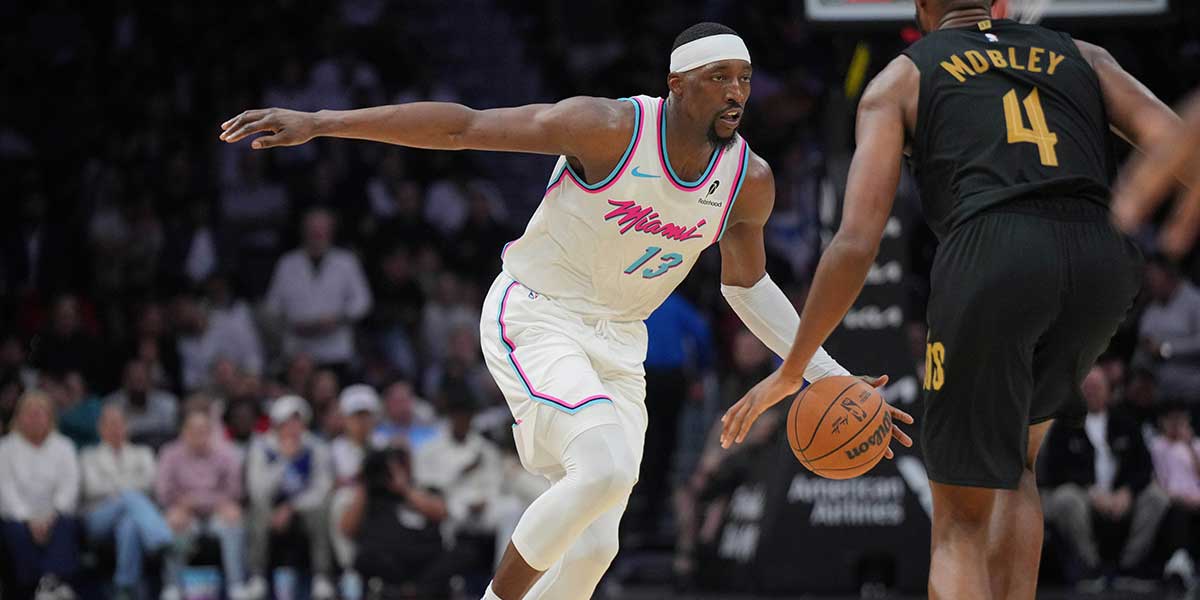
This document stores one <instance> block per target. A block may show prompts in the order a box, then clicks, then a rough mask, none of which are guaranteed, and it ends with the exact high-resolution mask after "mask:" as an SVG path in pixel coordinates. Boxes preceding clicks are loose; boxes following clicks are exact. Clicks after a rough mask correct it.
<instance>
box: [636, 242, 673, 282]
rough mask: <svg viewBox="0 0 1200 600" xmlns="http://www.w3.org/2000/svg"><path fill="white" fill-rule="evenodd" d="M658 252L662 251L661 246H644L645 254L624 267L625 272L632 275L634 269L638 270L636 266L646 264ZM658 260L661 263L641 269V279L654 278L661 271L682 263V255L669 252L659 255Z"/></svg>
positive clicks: (663, 271) (664, 271)
mask: <svg viewBox="0 0 1200 600" xmlns="http://www.w3.org/2000/svg"><path fill="white" fill-rule="evenodd" d="M659 252H662V248H659V247H658V246H650V247H649V248H646V253H645V254H643V255H642V256H641V257H640V258H638V259H637V260H635V261H633V264H631V265H629V266H628V267H626V268H625V274H626V275H632V274H633V273H634V271H637V270H638V267H640V266H642V265H644V264H646V262H647V261H649V260H650V259H652V258H654V256H655V255H657V254H658V253H659ZM659 260H661V261H662V263H661V264H659V265H658V266H657V268H654V267H648V268H646V269H643V270H642V278H643V279H654V278H655V277H658V276H659V275H662V274H663V273H666V272H667V271H669V270H671V269H674V268H675V267H678V266H679V265H682V264H683V255H682V254H677V253H675V252H670V253H667V254H664V255H662V256H661V257H659Z"/></svg>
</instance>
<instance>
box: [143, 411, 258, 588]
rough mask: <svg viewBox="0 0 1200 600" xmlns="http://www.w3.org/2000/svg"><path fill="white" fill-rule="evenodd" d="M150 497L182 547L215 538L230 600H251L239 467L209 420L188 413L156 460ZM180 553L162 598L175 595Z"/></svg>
mask: <svg viewBox="0 0 1200 600" xmlns="http://www.w3.org/2000/svg"><path fill="white" fill-rule="evenodd" d="M155 495H156V496H158V502H159V504H160V505H161V506H162V507H163V509H164V510H165V511H166V514H167V523H168V524H169V525H170V526H171V529H172V530H173V531H174V532H175V535H176V536H178V537H179V538H180V540H181V543H180V544H178V546H180V547H181V548H183V549H186V547H187V546H188V545H190V542H191V541H192V540H194V538H195V537H196V536H197V535H201V534H210V535H213V536H215V537H216V538H217V539H218V540H219V542H220V545H221V563H222V564H221V567H222V569H223V570H224V574H225V584H226V588H227V594H228V597H229V599H230V600H252V598H254V597H255V596H256V595H257V594H254V593H252V590H249V589H247V586H246V582H245V573H246V566H245V538H244V529H243V526H242V509H241V505H240V504H239V502H240V501H241V498H242V464H241V459H240V458H239V457H238V455H237V453H236V452H234V450H233V447H232V446H230V445H229V444H220V443H216V442H215V441H214V437H213V422H212V416H211V415H209V413H208V412H207V411H204V410H190V411H188V413H187V416H186V417H184V421H183V430H182V432H181V433H180V435H179V439H178V440H177V441H175V442H172V443H170V444H168V445H167V446H166V447H164V448H163V450H162V454H161V455H160V457H159V464H158V479H157V481H156V482H155ZM183 556H186V550H185V551H184V552H181V553H180V554H177V555H176V556H173V557H172V558H171V560H170V561H169V562H168V573H167V585H166V586H165V590H164V593H163V597H164V599H174V598H178V597H179V596H180V594H179V588H178V587H177V586H178V577H179V574H180V571H181V570H182V567H183V564H182V563H183Z"/></svg>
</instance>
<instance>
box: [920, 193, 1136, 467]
mask: <svg viewBox="0 0 1200 600" xmlns="http://www.w3.org/2000/svg"><path fill="white" fill-rule="evenodd" d="M1141 263H1142V259H1141V254H1140V252H1139V251H1138V250H1137V248H1136V247H1135V246H1134V245H1133V244H1132V243H1131V242H1129V241H1128V240H1127V239H1125V237H1124V236H1122V235H1121V234H1120V233H1118V232H1117V231H1116V230H1115V229H1114V228H1113V227H1112V226H1111V225H1110V224H1109V220H1108V211H1107V210H1105V209H1104V208H1102V207H1100V206H1097V205H1094V204H1085V203H1084V202H1083V201H1080V200H1073V199H1072V200H1036V201H1023V202H1020V203H1018V204H1013V205H1008V206H1003V207H999V208H996V209H993V210H991V211H988V212H986V213H983V214H981V215H979V216H977V217H975V218H973V219H971V220H970V221H968V222H966V223H964V224H962V225H961V226H959V227H958V228H956V229H955V230H954V231H952V232H951V233H950V235H948V236H947V237H946V239H944V240H942V244H941V246H940V247H939V248H938V253H937V257H936V258H935V259H934V263H933V270H932V273H931V280H932V285H931V288H932V289H931V293H930V299H929V314H928V317H929V339H928V345H927V350H926V369H925V386H924V387H925V418H924V422H923V424H922V435H921V438H922V439H921V444H922V448H923V450H924V455H925V463H926V468H927V470H928V473H929V478H930V479H932V480H933V481H936V482H939V483H944V484H949V485H963V486H975V487H986V488H1002V489H1015V488H1016V487H1017V485H1018V483H1019V482H1020V479H1021V474H1022V472H1023V470H1024V468H1025V465H1026V458H1027V457H1026V454H1027V452H1028V449H1027V446H1028V441H1029V427H1030V425H1034V424H1037V423H1041V422H1044V421H1047V420H1049V419H1054V418H1064V419H1082V417H1083V416H1084V414H1085V413H1086V409H1085V406H1084V402H1083V398H1082V394H1081V392H1080V389H1079V386H1080V384H1081V383H1082V381H1083V378H1084V376H1085V375H1086V374H1087V372H1088V370H1089V369H1090V368H1091V366H1092V364H1093V363H1094V362H1095V361H1096V359H1097V358H1098V357H1099V356H1100V353H1101V352H1103V351H1104V350H1105V349H1106V348H1107V346H1108V343H1109V340H1110V339H1111V338H1112V336H1113V334H1114V333H1115V332H1116V330H1117V327H1118V326H1119V325H1120V323H1121V321H1123V320H1124V318H1125V316H1126V313H1127V312H1128V310H1129V309H1130V307H1131V306H1132V304H1133V300H1134V297H1135V296H1136V295H1137V291H1138V290H1139V289H1140V287H1141Z"/></svg>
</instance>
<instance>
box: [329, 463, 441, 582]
mask: <svg viewBox="0 0 1200 600" xmlns="http://www.w3.org/2000/svg"><path fill="white" fill-rule="evenodd" d="M447 516H449V515H448V511H447V509H446V501H445V500H443V499H442V496H441V494H439V493H437V492H436V491H433V490H428V489H423V488H421V487H419V486H417V484H415V483H414V481H413V478H412V462H411V460H410V458H409V453H408V451H407V450H405V449H404V448H401V447H395V448H388V449H386V450H382V451H379V452H373V453H371V454H370V455H368V456H367V458H366V460H365V462H364V463H363V469H362V484H361V485H360V486H359V487H358V489H357V491H356V493H355V495H354V499H353V501H352V502H351V503H350V506H349V507H348V508H347V510H346V512H345V514H344V515H343V516H342V520H341V523H340V526H341V529H342V533H343V534H344V535H346V536H347V537H349V538H351V539H353V540H354V544H355V546H356V547H357V551H356V557H357V558H356V559H355V567H356V570H357V571H358V573H360V574H361V575H362V577H363V579H364V580H365V581H366V582H367V586H368V588H369V589H370V590H371V591H372V592H374V593H376V594H378V593H380V592H381V591H383V590H384V589H385V588H391V593H393V594H396V595H400V597H414V598H424V597H429V598H436V597H441V596H444V595H445V594H446V591H447V589H448V586H449V578H450V574H451V573H452V572H454V569H455V561H454V557H453V556H452V555H450V554H448V553H447V552H446V551H445V548H444V546H443V542H442V534H441V532H440V531H439V524H440V523H441V522H442V521H444V520H445V519H446V517H447ZM401 594H403V595H401Z"/></svg>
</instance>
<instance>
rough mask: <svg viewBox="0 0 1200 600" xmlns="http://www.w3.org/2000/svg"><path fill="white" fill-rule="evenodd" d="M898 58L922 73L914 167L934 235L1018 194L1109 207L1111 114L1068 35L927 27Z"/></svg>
mask: <svg viewBox="0 0 1200 600" xmlns="http://www.w3.org/2000/svg"><path fill="white" fill-rule="evenodd" d="M904 54H905V55H907V56H908V57H909V58H910V59H911V60H912V61H913V62H914V63H916V66H917V68H918V69H919V70H920V72H921V92H920V93H921V96H920V102H919V108H918V115H917V124H916V131H914V132H913V135H912V139H911V145H912V156H911V164H912V166H913V168H914V170H915V171H916V173H917V177H918V180H919V182H920V186H921V199H922V203H923V204H924V211H925V216H926V218H927V219H928V220H929V224H930V226H931V227H932V228H933V230H934V231H935V232H936V233H937V234H938V236H939V237H944V236H945V235H946V234H947V233H948V232H949V231H950V230H952V229H953V228H954V227H956V226H957V225H959V224H961V223H963V222H964V221H966V220H967V219H970V218H971V217H973V216H975V215H977V214H979V213H980V212H981V211H984V210H987V209H989V208H992V207H996V206H999V205H1002V204H1005V203H1008V202H1011V201H1014V200H1019V199H1023V198H1057V199H1061V200H1060V201H1062V202H1075V201H1083V202H1093V203H1097V204H1100V205H1101V206H1108V202H1109V184H1110V182H1111V181H1112V177H1113V174H1114V173H1115V160H1114V157H1113V153H1112V146H1111V143H1110V139H1109V136H1108V115H1107V113H1106V111H1105V108H1104V99H1103V95H1102V93H1101V90H1100V82H1099V79H1098V78H1097V76H1096V73H1095V71H1094V70H1093V69H1092V67H1091V65H1090V64H1089V63H1088V62H1087V60H1086V59H1085V58H1084V57H1083V55H1082V54H1081V53H1080V52H1079V49H1078V47H1077V46H1076V45H1075V43H1074V42H1073V41H1072V39H1071V38H1070V36H1068V35H1066V34H1064V33H1059V32H1057V31H1051V30H1049V29H1046V28H1043V27H1038V26H1034V25H1023V24H1021V23H1017V22H1014V21H1009V20H995V21H982V22H980V23H977V24H975V25H972V26H969V27H961V28H954V29H942V30H939V31H935V32H933V33H930V34H929V35H927V36H925V38H924V39H922V40H921V41H919V42H917V43H915V44H913V45H912V46H911V47H909V48H908V49H907V50H906V51H905V52H904Z"/></svg>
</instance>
